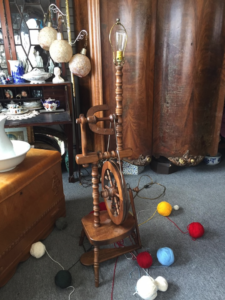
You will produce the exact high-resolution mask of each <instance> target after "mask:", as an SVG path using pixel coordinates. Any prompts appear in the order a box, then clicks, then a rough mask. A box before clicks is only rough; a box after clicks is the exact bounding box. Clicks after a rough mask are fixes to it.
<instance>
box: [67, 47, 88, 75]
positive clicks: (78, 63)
mask: <svg viewBox="0 0 225 300" xmlns="http://www.w3.org/2000/svg"><path fill="white" fill-rule="evenodd" d="M69 68H70V71H71V72H72V73H73V74H74V75H77V76H78V77H85V76H87V75H88V73H89V72H90V71H91V63H90V60H89V58H88V57H87V56H86V55H84V54H80V53H77V54H75V55H74V56H73V57H72V58H71V60H70V62H69Z"/></svg>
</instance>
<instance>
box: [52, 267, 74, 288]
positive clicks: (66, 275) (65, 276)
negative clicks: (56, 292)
mask: <svg viewBox="0 0 225 300" xmlns="http://www.w3.org/2000/svg"><path fill="white" fill-rule="evenodd" d="M71 283H72V276H71V274H70V272H69V271H67V270H61V271H59V272H58V273H57V274H56V275H55V284H56V285H57V286H58V287H60V288H61V289H65V288H67V287H68V286H71Z"/></svg>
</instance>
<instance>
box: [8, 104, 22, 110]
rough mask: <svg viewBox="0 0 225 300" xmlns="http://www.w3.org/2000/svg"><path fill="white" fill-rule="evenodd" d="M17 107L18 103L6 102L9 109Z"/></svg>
mask: <svg viewBox="0 0 225 300" xmlns="http://www.w3.org/2000/svg"><path fill="white" fill-rule="evenodd" d="M18 107H19V104H16V103H9V104H7V108H8V109H9V110H10V109H15V108H18Z"/></svg>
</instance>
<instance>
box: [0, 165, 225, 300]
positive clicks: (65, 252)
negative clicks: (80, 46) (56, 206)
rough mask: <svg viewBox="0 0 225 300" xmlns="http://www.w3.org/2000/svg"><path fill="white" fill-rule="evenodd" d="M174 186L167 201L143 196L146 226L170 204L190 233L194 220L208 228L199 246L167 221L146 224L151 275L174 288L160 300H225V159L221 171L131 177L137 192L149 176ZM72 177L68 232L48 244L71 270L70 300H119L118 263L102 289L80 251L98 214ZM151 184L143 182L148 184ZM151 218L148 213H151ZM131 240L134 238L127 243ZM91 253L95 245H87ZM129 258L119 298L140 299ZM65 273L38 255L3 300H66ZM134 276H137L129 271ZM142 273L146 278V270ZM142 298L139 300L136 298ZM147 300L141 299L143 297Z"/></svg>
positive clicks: (0, 292) (103, 278)
mask: <svg viewBox="0 0 225 300" xmlns="http://www.w3.org/2000/svg"><path fill="white" fill-rule="evenodd" d="M143 174H145V175H150V176H151V177H152V179H153V180H154V181H156V182H158V183H160V184H163V185H164V186H165V187H166V193H165V196H164V197H162V198H160V199H157V200H146V199H141V198H139V197H136V198H135V205H136V211H137V212H138V219H139V223H141V222H142V221H144V220H146V219H147V218H148V217H150V216H151V215H152V214H153V213H154V211H155V209H156V207H157V204H158V203H159V202H161V201H168V202H169V203H171V205H172V206H174V205H175V204H178V205H179V206H180V209H179V210H178V211H172V213H171V215H170V218H171V219H172V220H173V221H174V222H176V224H177V225H178V226H179V227H180V228H181V229H182V230H183V231H186V228H187V226H188V225H189V224H190V223H191V222H200V223H201V224H202V225H203V226H204V228H205V234H204V236H203V237H202V238H200V239H197V240H196V241H193V240H192V239H191V237H190V236H189V235H184V234H182V233H181V232H180V231H179V230H178V229H177V228H176V227H175V226H174V225H173V224H172V223H171V222H169V221H168V219H167V218H165V217H163V216H160V215H159V214H156V215H155V216H154V217H153V218H152V219H151V220H150V221H149V222H147V223H146V224H144V225H142V226H140V235H141V240H142V244H143V249H142V250H141V251H143V250H148V251H149V252H150V253H151V255H152V257H153V265H152V267H151V268H150V269H149V274H150V276H152V277H153V278H156V277H157V276H163V277H165V278H166V279H167V281H168V283H169V288H168V290H167V291H166V292H165V293H163V292H158V296H157V298H156V299H158V300H166V299H170V300H190V299H192V300H203V299H204V300H224V299H225V285H224V275H225V234H224V233H225V230H224V224H225V222H224V219H225V205H224V203H225V184H224V181H225V159H223V161H222V162H221V163H220V164H219V165H217V166H206V165H204V164H200V165H198V166H196V167H191V168H184V169H181V170H180V171H179V172H176V173H173V174H170V175H160V174H156V173H154V172H153V171H152V170H151V169H150V168H149V167H146V169H145V171H144V172H143V173H141V174H140V175H137V176H126V177H125V178H126V182H127V183H129V184H130V186H131V187H132V188H134V187H135V186H137V183H138V179H139V178H140V176H141V175H143ZM67 177H68V174H67V173H65V172H64V173H63V183H64V193H65V197H66V208H67V217H66V220H67V223H68V227H67V228H66V229H65V230H63V231H59V230H57V229H56V228H55V229H54V230H53V231H52V233H51V234H50V235H49V236H48V237H47V239H45V240H44V241H43V243H44V244H45V246H46V248H47V250H48V252H49V254H50V255H51V256H52V258H54V259H55V260H56V261H58V262H60V264H61V265H62V266H63V267H64V268H65V269H70V272H71V274H72V278H73V286H74V287H75V292H74V293H73V294H72V295H71V297H70V299H71V300H73V299H76V300H81V299H92V300H94V299H99V300H101V299H102V300H103V299H104V300H107V299H108V300H109V299H111V290H112V279H113V272H114V266H115V261H116V259H112V260H110V261H107V262H105V263H102V264H101V266H100V286H99V288H95V287H94V272H93V268H92V267H84V266H83V265H81V264H80V262H79V257H80V256H81V254H82V253H83V252H84V249H83V248H82V247H79V246H78V241H79V235H80V231H81V222H80V219H81V217H82V216H84V215H85V214H88V213H89V212H90V211H91V210H92V198H91V192H92V189H91V187H87V188H84V187H83V186H82V185H80V184H79V183H78V182H77V183H75V184H71V183H68V181H67ZM148 181H149V179H148V178H146V177H143V178H142V180H141V183H140V185H141V186H143V185H144V184H146V183H147V182H148ZM161 191H162V188H161V187H160V186H158V185H154V186H152V187H151V188H149V189H144V190H143V191H142V193H141V196H145V197H146V196H147V197H155V196H157V194H159V193H160V192H161ZM143 210H144V212H141V211H143ZM125 242H126V240H125ZM84 246H85V248H86V249H88V248H89V247H90V245H89V243H88V242H87V241H85V243H84ZM161 247H170V248H171V249H173V251H174V255H175V262H174V264H173V265H171V266H170V267H163V266H161V265H160V264H159V262H158V261H157V258H156V252H157V250H158V249H159V248H161ZM128 258H129V255H127V257H125V256H121V257H119V259H118V262H117V267H116V274H115V282H114V293H113V299H114V300H120V299H121V300H127V299H130V300H132V299H135V296H133V293H134V292H135V285H136V282H137V280H138V278H139V271H138V269H137V268H135V267H136V266H137V262H136V261H133V260H130V259H128ZM60 269H61V268H60V267H59V266H58V265H57V264H56V263H54V262H53V261H52V260H50V258H49V257H48V256H47V255H44V256H43V257H42V258H40V259H35V258H34V257H30V258H29V259H28V260H27V261H25V262H23V263H21V264H20V265H19V266H18V269H17V271H16V273H15V275H14V276H13V277H12V279H11V280H10V281H9V282H8V283H7V284H6V285H5V286H4V287H3V288H1V289H0V299H1V300H63V299H65V300H66V299H68V297H69V294H70V292H71V291H72V289H60V288H58V287H56V286H55V284H54V277H55V275H56V273H57V272H58V271H59V270H60ZM131 271H133V273H132V278H130V276H129V273H130V272H131ZM141 275H144V272H143V271H142V273H141ZM136 297H137V298H139V296H136ZM139 299H140V298H139Z"/></svg>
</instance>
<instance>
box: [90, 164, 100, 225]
mask: <svg viewBox="0 0 225 300" xmlns="http://www.w3.org/2000/svg"><path fill="white" fill-rule="evenodd" d="M91 175H92V197H93V211H94V227H100V218H99V190H98V183H99V179H98V162H95V163H93V164H92V172H91Z"/></svg>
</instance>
